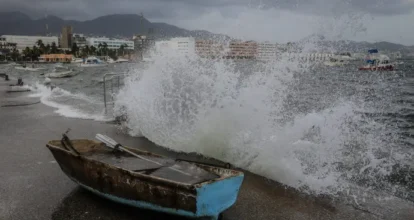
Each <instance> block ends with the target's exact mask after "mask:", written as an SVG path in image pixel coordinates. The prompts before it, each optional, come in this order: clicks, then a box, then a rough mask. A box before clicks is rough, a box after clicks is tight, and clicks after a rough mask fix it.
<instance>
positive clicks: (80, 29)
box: [0, 12, 228, 38]
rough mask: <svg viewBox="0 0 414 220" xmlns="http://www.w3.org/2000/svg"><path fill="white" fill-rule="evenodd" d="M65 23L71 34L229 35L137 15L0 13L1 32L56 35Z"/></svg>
mask: <svg viewBox="0 0 414 220" xmlns="http://www.w3.org/2000/svg"><path fill="white" fill-rule="evenodd" d="M46 25H47V26H48V29H47V30H46ZM65 25H71V26H72V27H73V32H74V33H83V34H86V35H94V36H107V37H116V36H122V37H132V36H133V35H134V34H144V35H147V34H148V32H149V31H150V32H152V34H153V35H155V36H156V37H190V36H194V37H196V36H197V37H199V38H210V37H220V38H223V37H225V38H228V37H227V36H223V35H219V34H213V33H210V32H207V31H190V30H186V29H183V28H179V27H176V26H174V25H170V24H166V23H156V22H150V21H148V20H147V19H145V18H144V17H142V16H140V15H136V14H122V15H121V14H114V15H107V16H102V17H98V18H96V19H93V20H88V21H75V20H64V19H61V18H59V17H56V16H47V17H44V18H40V19H31V18H30V17H29V16H27V15H25V14H23V13H21V12H0V35H2V34H10V35H44V34H46V33H50V34H53V35H58V34H60V33H61V30H62V27H63V26H65Z"/></svg>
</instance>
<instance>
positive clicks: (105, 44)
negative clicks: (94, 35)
mask: <svg viewBox="0 0 414 220" xmlns="http://www.w3.org/2000/svg"><path fill="white" fill-rule="evenodd" d="M102 47H103V52H104V54H105V55H108V44H107V43H106V42H104V43H103V44H102Z"/></svg>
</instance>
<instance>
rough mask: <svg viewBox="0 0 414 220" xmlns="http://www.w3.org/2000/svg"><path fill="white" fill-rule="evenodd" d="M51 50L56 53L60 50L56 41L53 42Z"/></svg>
mask: <svg viewBox="0 0 414 220" xmlns="http://www.w3.org/2000/svg"><path fill="white" fill-rule="evenodd" d="M50 52H51V53H54V54H55V53H58V52H59V50H58V48H57V46H56V43H55V42H53V43H52V47H51V49H50Z"/></svg>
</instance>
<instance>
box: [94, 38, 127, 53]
mask: <svg viewBox="0 0 414 220" xmlns="http://www.w3.org/2000/svg"><path fill="white" fill-rule="evenodd" d="M86 41H87V44H88V45H89V46H94V47H96V48H98V47H99V44H104V43H106V44H107V45H108V49H119V48H120V47H121V45H125V44H126V45H127V47H126V48H125V49H128V50H133V49H134V41H129V40H121V39H111V38H94V37H92V38H87V39H86Z"/></svg>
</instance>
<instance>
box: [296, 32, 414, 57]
mask: <svg viewBox="0 0 414 220" xmlns="http://www.w3.org/2000/svg"><path fill="white" fill-rule="evenodd" d="M297 44H298V45H301V46H306V45H311V47H312V48H313V47H314V48H316V49H315V50H317V51H337V52H359V53H365V52H367V51H368V50H369V49H374V48H375V49H378V50H379V51H386V52H397V51H399V52H401V53H403V54H405V53H410V52H411V51H413V49H414V46H405V45H402V44H396V43H390V42H385V41H382V42H375V43H370V42H366V41H362V42H356V41H351V40H338V41H332V40H327V38H325V37H324V36H322V35H317V34H315V35H310V36H308V37H306V38H303V39H302V40H300V41H299V42H298V43H297Z"/></svg>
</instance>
